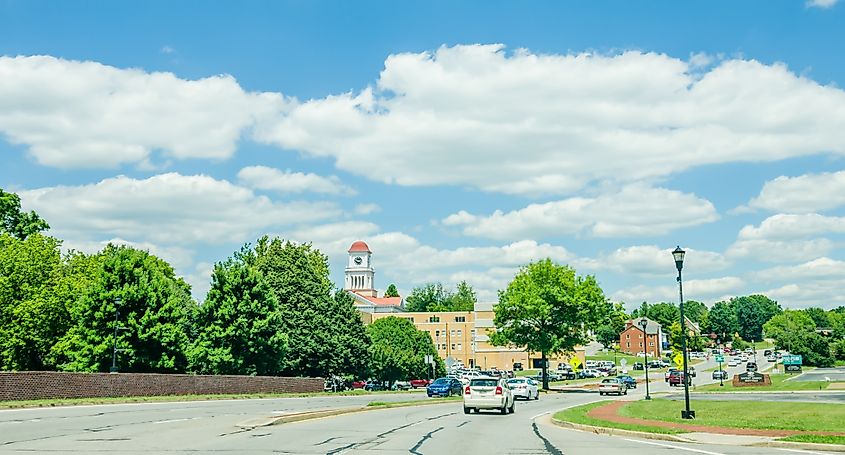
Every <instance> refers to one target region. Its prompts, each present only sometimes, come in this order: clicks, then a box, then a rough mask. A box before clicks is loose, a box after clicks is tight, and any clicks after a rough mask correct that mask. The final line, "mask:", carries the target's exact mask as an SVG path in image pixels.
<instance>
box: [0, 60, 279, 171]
mask: <svg viewBox="0 0 845 455" xmlns="http://www.w3.org/2000/svg"><path fill="white" fill-rule="evenodd" d="M0 100H3V101H2V104H0V106H2V108H0V133H1V134H3V135H5V136H6V138H7V139H8V140H9V141H11V142H12V143H15V144H24V145H27V146H28V147H29V152H30V153H31V154H32V156H34V157H35V159H36V160H37V161H38V162H39V163H41V164H44V165H48V166H55V167H61V168H71V167H115V166H118V165H121V164H123V163H136V164H139V165H141V166H144V167H150V159H151V154H152V152H153V151H154V150H161V151H162V152H163V153H164V154H165V155H166V156H167V157H172V158H177V159H184V158H209V159H225V158H228V157H230V156H231V155H232V154H233V153H234V151H235V147H236V144H237V142H238V140H239V138H240V137H241V136H242V135H243V133H244V132H245V131H247V130H249V129H250V128H251V127H252V126H253V125H254V124H255V123H256V121H258V120H259V119H262V118H266V117H267V116H276V115H278V112H279V111H280V110H282V109H284V106H285V101H284V99H283V97H282V96H281V95H279V94H275V93H249V92H245V91H244V90H243V89H241V87H240V86H239V85H238V83H237V82H236V81H235V79H234V78H233V77H231V76H212V77H208V78H204V79H199V80H184V79H179V78H178V77H176V76H175V75H173V74H171V73H159V72H156V73H147V72H144V71H142V70H139V69H119V68H115V67H111V66H106V65H102V64H100V63H96V62H80V61H70V60H63V59H58V58H54V57H49V56H32V57H23V56H21V57H0Z"/></svg>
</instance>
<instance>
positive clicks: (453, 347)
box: [452, 343, 455, 351]
mask: <svg viewBox="0 0 845 455" xmlns="http://www.w3.org/2000/svg"><path fill="white" fill-rule="evenodd" d="M452 350H453V351H454V350H455V343H452Z"/></svg>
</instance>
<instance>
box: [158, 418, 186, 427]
mask: <svg viewBox="0 0 845 455" xmlns="http://www.w3.org/2000/svg"><path fill="white" fill-rule="evenodd" d="M186 420H192V419H190V418H186V419H169V420H159V421H157V422H153V425H158V424H160V423H172V422H184V421H186Z"/></svg>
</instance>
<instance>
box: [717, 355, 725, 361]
mask: <svg viewBox="0 0 845 455" xmlns="http://www.w3.org/2000/svg"><path fill="white" fill-rule="evenodd" d="M716 361H717V362H719V363H722V362H724V361H725V356H723V355H717V356H716Z"/></svg>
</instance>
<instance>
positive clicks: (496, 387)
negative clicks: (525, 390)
mask: <svg viewBox="0 0 845 455" xmlns="http://www.w3.org/2000/svg"><path fill="white" fill-rule="evenodd" d="M515 401H516V400H515V399H514V396H513V392H512V391H511V389H510V387H508V382H507V380H505V379H503V378H494V377H491V376H487V377H480V378H472V379H471V380H470V381H469V384H468V385H466V386H464V414H469V412H470V410H474V411H475V412H476V413H477V412H478V411H480V410H482V409H496V410H498V411H499V412H501V413H502V414H508V413H511V414H513V411H514V403H515Z"/></svg>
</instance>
